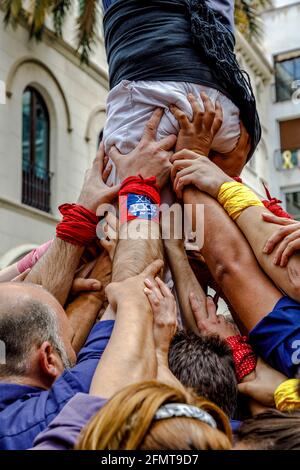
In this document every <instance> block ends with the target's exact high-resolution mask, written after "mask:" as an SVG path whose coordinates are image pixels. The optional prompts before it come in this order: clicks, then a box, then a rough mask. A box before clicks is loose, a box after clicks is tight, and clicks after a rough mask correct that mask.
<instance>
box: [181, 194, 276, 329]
mask: <svg viewBox="0 0 300 470" xmlns="http://www.w3.org/2000/svg"><path fill="white" fill-rule="evenodd" d="M184 203H185V204H204V246H203V248H202V254H203V256H204V258H205V261H206V263H207V265H208V268H209V270H210V272H211V273H212V275H213V277H214V278H215V280H216V282H217V283H218V285H219V286H220V287H221V289H222V291H223V292H224V294H225V296H226V297H227V298H228V300H229V302H230V303H231V305H232V307H233V308H234V310H235V311H236V313H237V315H238V318H237V321H238V323H239V325H241V326H242V327H243V328H244V330H246V331H249V330H251V329H252V328H253V327H254V326H255V325H256V324H257V323H258V322H259V321H260V320H261V319H262V318H263V317H264V316H265V315H267V314H268V313H270V311H272V309H273V307H274V305H275V304H276V303H277V301H278V300H279V299H280V297H281V293H280V292H279V291H278V290H277V289H276V288H275V287H274V286H273V284H272V283H271V281H270V280H269V279H268V278H267V276H266V275H265V274H264V273H263V272H262V271H261V269H260V268H259V266H258V264H257V261H256V259H255V257H254V255H253V253H252V250H251V248H250V247H249V245H248V243H247V241H246V240H245V238H244V237H243V235H242V233H241V232H240V230H239V229H238V227H237V226H236V224H235V223H234V222H233V221H232V220H231V219H230V218H229V217H228V215H227V214H226V213H225V211H224V210H223V208H222V207H221V206H220V204H219V203H218V202H217V201H216V200H215V199H213V198H211V197H210V196H208V195H207V194H205V193H201V192H200V191H198V190H197V189H187V190H186V191H185V192H184ZM232 286H234V289H233V288H232Z"/></svg>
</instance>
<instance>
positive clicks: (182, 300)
mask: <svg viewBox="0 0 300 470" xmlns="http://www.w3.org/2000/svg"><path fill="white" fill-rule="evenodd" d="M164 246H165V251H166V255H167V259H168V263H169V266H170V269H171V272H172V276H173V280H174V282H175V287H176V293H177V298H178V302H179V306H180V312H181V316H182V319H183V322H184V325H185V327H186V328H187V329H188V330H191V331H193V332H194V333H196V334H198V329H197V325H196V323H195V319H194V315H193V313H192V309H191V304H190V299H189V296H190V294H191V293H194V295H195V296H196V297H197V298H198V299H199V302H205V299H206V296H205V294H204V292H203V289H202V287H201V286H200V284H199V282H198V280H197V278H196V276H195V274H194V272H193V270H192V268H191V265H190V263H189V260H188V257H187V254H186V251H185V249H184V243H183V240H174V239H172V238H171V239H169V240H164Z"/></svg>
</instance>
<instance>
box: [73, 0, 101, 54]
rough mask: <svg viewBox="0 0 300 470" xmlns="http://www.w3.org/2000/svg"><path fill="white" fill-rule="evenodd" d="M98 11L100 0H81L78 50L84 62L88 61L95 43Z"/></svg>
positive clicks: (78, 23)
mask: <svg viewBox="0 0 300 470" xmlns="http://www.w3.org/2000/svg"><path fill="white" fill-rule="evenodd" d="M98 13H99V1H98V0H79V17H78V19H77V25H78V50H79V52H80V54H81V60H82V62H85V63H88V60H89V55H90V53H91V51H92V46H93V44H94V43H95V39H96V28H97V24H98V22H97V20H98Z"/></svg>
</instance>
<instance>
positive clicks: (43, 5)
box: [28, 0, 55, 39]
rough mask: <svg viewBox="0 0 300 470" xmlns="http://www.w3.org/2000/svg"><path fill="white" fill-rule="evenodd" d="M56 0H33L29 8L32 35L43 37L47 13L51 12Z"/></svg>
mask: <svg viewBox="0 0 300 470" xmlns="http://www.w3.org/2000/svg"><path fill="white" fill-rule="evenodd" d="M54 1H55V0H31V2H30V5H29V8H28V24H29V27H30V37H32V36H34V37H36V38H37V39H41V36H42V34H43V30H44V26H45V20H46V15H47V14H48V13H49V12H50V10H51V8H52V6H53V4H54Z"/></svg>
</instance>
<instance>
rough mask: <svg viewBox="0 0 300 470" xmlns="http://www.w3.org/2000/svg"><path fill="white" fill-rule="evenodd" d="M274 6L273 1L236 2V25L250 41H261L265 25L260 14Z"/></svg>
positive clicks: (242, 0) (245, 0) (240, 0)
mask: <svg viewBox="0 0 300 470" xmlns="http://www.w3.org/2000/svg"><path fill="white" fill-rule="evenodd" d="M272 4H273V0H237V1H236V2H235V23H236V25H237V27H238V29H239V30H240V31H241V32H242V33H243V34H244V35H245V36H246V37H247V38H248V39H252V40H260V39H261V37H262V34H263V23H262V20H261V18H260V16H259V13H260V12H261V11H262V10H263V9H265V8H268V7H270V6H272Z"/></svg>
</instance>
